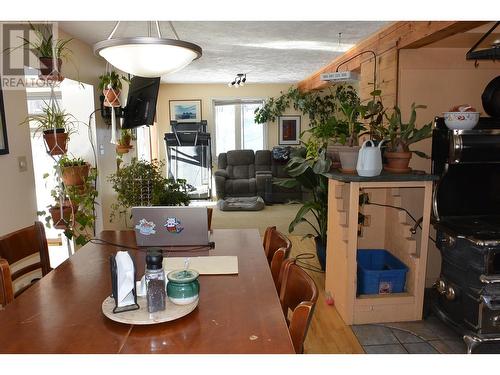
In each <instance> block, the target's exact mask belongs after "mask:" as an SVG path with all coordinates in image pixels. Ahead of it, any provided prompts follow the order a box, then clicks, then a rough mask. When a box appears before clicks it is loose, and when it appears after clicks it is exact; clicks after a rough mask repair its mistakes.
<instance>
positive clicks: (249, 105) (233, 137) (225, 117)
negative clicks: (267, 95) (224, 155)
mask: <svg viewBox="0 0 500 375" xmlns="http://www.w3.org/2000/svg"><path fill="white" fill-rule="evenodd" d="M261 105H262V100H240V99H238V100H227V101H223V100H216V101H215V102H214V106H215V109H214V113H215V152H216V154H217V155H219V154H220V153H221V152H227V151H229V150H242V149H250V150H254V151H257V150H262V149H265V148H266V146H267V144H266V143H267V142H266V141H267V140H266V126H265V125H262V124H256V123H255V122H254V116H255V115H254V111H255V110H256V109H257V108H258V107H260V106H261Z"/></svg>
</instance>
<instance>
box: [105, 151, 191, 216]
mask: <svg viewBox="0 0 500 375" xmlns="http://www.w3.org/2000/svg"><path fill="white" fill-rule="evenodd" d="M163 166H164V163H163V162H161V161H158V160H153V161H152V162H148V161H145V160H138V159H137V158H133V159H132V160H131V162H130V164H128V165H126V166H124V167H121V168H120V169H118V170H117V171H116V173H113V174H111V175H110V176H108V181H109V182H111V184H112V187H113V189H114V190H115V192H116V193H117V194H118V195H117V200H116V202H115V203H113V204H112V205H111V214H110V221H113V220H114V219H115V218H116V216H117V214H118V215H119V216H120V217H121V216H124V218H125V223H127V215H126V213H127V210H128V209H129V208H130V207H133V206H151V205H154V204H158V205H166V204H168V205H177V206H178V205H187V204H189V196H188V195H187V192H186V184H185V181H182V180H177V181H174V180H169V179H166V178H164V177H163V176H162V168H163Z"/></svg>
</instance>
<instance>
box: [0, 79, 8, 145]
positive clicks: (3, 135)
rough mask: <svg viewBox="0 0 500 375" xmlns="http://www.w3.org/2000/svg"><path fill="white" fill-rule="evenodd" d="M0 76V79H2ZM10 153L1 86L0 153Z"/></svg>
mask: <svg viewBox="0 0 500 375" xmlns="http://www.w3.org/2000/svg"><path fill="white" fill-rule="evenodd" d="M1 79H2V78H1V77H0V81H1ZM8 153H9V144H8V142H7V124H6V123H5V107H4V105H3V93H2V88H1V87H0V155H4V154H8Z"/></svg>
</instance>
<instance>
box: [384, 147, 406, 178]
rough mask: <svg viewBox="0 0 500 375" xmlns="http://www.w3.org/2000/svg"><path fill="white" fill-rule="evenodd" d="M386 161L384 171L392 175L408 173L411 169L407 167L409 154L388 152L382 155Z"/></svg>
mask: <svg viewBox="0 0 500 375" xmlns="http://www.w3.org/2000/svg"><path fill="white" fill-rule="evenodd" d="M384 156H385V158H386V159H387V164H386V165H384V169H385V170H386V171H388V172H393V173H409V172H410V171H411V168H409V167H408V164H410V159H411V152H389V151H386V152H385V153H384Z"/></svg>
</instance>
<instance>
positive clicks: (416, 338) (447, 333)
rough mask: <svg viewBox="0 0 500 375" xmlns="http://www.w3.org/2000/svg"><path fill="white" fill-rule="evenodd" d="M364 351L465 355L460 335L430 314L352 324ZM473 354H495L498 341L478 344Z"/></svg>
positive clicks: (369, 352) (465, 349)
mask: <svg viewBox="0 0 500 375" xmlns="http://www.w3.org/2000/svg"><path fill="white" fill-rule="evenodd" d="M352 330H353V332H354V334H355V335H356V337H357V338H358V341H359V343H360V344H361V345H362V346H363V349H364V351H365V352H366V353H367V354H439V353H441V354H465V353H467V348H466V346H465V344H464V342H463V340H462V337H461V336H460V335H459V334H458V333H457V332H455V331H454V330H452V329H451V328H450V327H448V326H447V325H445V324H444V323H443V322H441V321H440V320H439V319H438V318H437V317H435V316H433V315H431V316H429V317H427V318H426V319H425V320H420V321H415V322H397V323H383V324H363V325H356V326H352ZM473 353H478V354H479V353H480V354H499V353H500V345H499V344H486V343H485V344H482V345H480V346H478V347H477V348H476V349H474V351H473Z"/></svg>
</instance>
